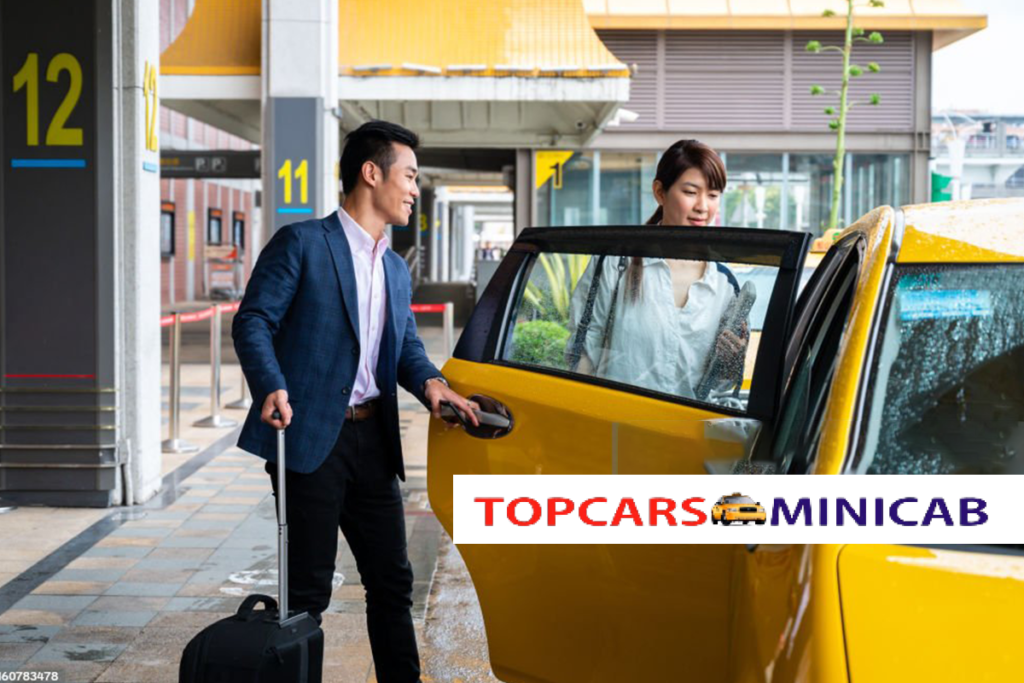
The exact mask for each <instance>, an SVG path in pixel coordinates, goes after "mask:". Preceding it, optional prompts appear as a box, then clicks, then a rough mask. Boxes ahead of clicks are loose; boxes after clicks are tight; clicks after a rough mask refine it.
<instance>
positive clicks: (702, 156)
mask: <svg viewBox="0 0 1024 683" xmlns="http://www.w3.org/2000/svg"><path fill="white" fill-rule="evenodd" d="M691 168H696V169H697V170H699V171H700V172H701V174H702V175H703V176H704V181H705V182H706V183H707V184H708V189H709V190H712V191H715V192H723V191H724V190H725V181H726V175H725V164H724V163H722V158H721V157H720V156H718V153H717V152H715V150H713V149H711V148H710V147H708V146H707V145H705V144H704V143H703V142H700V141H699V140H680V141H679V142H677V143H675V144H673V145H672V146H671V147H669V148H668V149H666V150H665V152H664V153H663V154H662V155H661V159H660V160H659V161H658V171H657V173H655V175H654V179H655V180H657V181H658V182H659V183H661V186H662V187H663V188H665V190H666V191H668V188H670V187H672V186H673V185H675V183H676V181H677V180H679V177H680V176H681V175H683V174H684V173H686V172H687V171H689V170H690V169H691ZM664 215H665V212H664V210H663V209H662V207H661V206H660V205H659V206H658V208H657V209H656V210H655V212H654V213H653V214H651V217H650V218H648V219H647V225H656V224H658V223H660V222H661V219H662V217H663V216H664ZM642 274H643V259H641V258H640V257H639V256H634V257H633V258H632V259H631V260H630V263H629V267H628V268H627V269H626V284H627V286H626V299H627V300H628V301H631V302H632V301H637V300H638V299H639V298H640V286H641V280H642Z"/></svg>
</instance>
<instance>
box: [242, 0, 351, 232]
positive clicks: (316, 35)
mask: <svg viewBox="0 0 1024 683" xmlns="http://www.w3.org/2000/svg"><path fill="white" fill-rule="evenodd" d="M262 45H263V47H262V50H263V71H262V74H263V76H262V90H263V158H262V165H261V168H262V173H263V198H264V201H263V211H264V214H263V217H264V224H265V225H266V227H267V229H266V230H265V237H266V238H267V239H269V238H270V237H271V236H272V235H273V233H274V232H276V231H277V229H278V228H280V227H282V226H285V225H288V224H289V223H295V222H297V221H301V220H306V219H309V218H315V217H321V216H324V215H326V214H327V213H329V212H331V211H333V210H335V209H336V208H337V206H338V171H337V168H338V167H337V162H338V157H339V147H338V121H337V119H336V117H335V115H334V111H335V109H336V108H337V103H338V96H337V92H338V63H337V62H338V58H337V55H338V4H337V3H336V2H330V1H329V0H316V1H315V2H302V3H299V2H291V1H289V0H263V43H262Z"/></svg>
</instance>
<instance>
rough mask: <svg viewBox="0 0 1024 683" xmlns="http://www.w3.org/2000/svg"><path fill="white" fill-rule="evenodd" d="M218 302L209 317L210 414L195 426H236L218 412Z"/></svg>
mask: <svg viewBox="0 0 1024 683" xmlns="http://www.w3.org/2000/svg"><path fill="white" fill-rule="evenodd" d="M221 343H222V340H221V324H220V304H214V305H213V317H211V318H210V416H209V417H204V418H203V419H202V420H198V421H196V422H194V423H193V426H195V427H237V426H238V421H237V420H232V419H231V418H229V417H224V416H222V415H221V414H220V347H221Z"/></svg>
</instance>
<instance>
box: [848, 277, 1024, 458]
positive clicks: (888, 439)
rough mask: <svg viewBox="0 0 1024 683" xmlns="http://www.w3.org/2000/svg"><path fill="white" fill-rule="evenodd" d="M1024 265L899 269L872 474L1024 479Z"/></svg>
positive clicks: (871, 451) (884, 336)
mask: <svg viewBox="0 0 1024 683" xmlns="http://www.w3.org/2000/svg"><path fill="white" fill-rule="evenodd" d="M1022 291H1024V268H1022V267H1021V266H1019V265H1015V266H985V265H971V266H913V267H911V266H899V267H897V269H896V272H895V274H894V277H893V285H892V287H891V290H890V295H889V298H888V304H887V305H888V311H887V313H886V317H885V320H886V323H885V327H884V329H883V330H882V333H881V335H880V338H879V340H878V346H877V348H876V352H875V356H876V359H875V362H874V365H875V367H874V369H873V372H872V375H871V379H870V380H869V384H868V404H867V409H866V413H865V417H866V420H865V425H864V428H863V438H862V440H861V443H862V446H861V447H862V451H861V453H862V456H861V457H860V459H859V460H858V461H857V463H856V466H855V467H854V470H855V471H856V472H858V473H864V472H866V473H869V474H953V473H956V474H970V473H976V474H1022V473H1024V457H1022V456H1021V452H1022V451H1024V382H1022V381H1021V380H1022V378H1024V297H1022V296H1021V292H1022Z"/></svg>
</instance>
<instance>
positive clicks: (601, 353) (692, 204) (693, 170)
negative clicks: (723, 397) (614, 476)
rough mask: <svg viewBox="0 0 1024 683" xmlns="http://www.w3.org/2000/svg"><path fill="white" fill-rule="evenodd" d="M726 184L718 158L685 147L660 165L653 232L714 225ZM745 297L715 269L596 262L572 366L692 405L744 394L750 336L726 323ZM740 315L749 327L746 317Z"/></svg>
mask: <svg viewBox="0 0 1024 683" xmlns="http://www.w3.org/2000/svg"><path fill="white" fill-rule="evenodd" d="M725 183H726V174H725V165H724V164H723V163H722V159H721V158H720V157H719V156H718V154H716V153H715V151H714V150H713V149H711V148H710V147H708V146H707V145H705V144H703V143H700V142H698V141H696V140H680V141H679V142H677V143H675V144H674V145H672V146H671V147H669V148H668V149H667V150H665V153H664V154H663V155H662V157H661V160H660V161H659V162H658V170H657V174H656V175H655V179H654V183H653V191H654V199H655V201H657V202H658V209H657V210H656V211H655V212H654V215H652V216H651V217H650V219H649V220H648V221H647V223H648V224H649V225H652V224H662V223H664V224H665V225H678V226H684V227H685V226H693V227H706V226H709V225H711V224H712V223H713V222H714V220H715V217H716V216H717V214H718V206H719V202H720V201H721V198H722V192H723V191H724V190H725ZM598 268H600V269H601V274H600V276H599V277H598V276H597V270H598ZM595 280H596V282H595ZM591 290H594V291H593V292H591ZM739 291H740V290H739V286H738V284H737V282H736V278H735V277H734V276H733V274H732V273H731V272H730V271H729V269H728V268H726V267H725V266H724V265H721V264H717V263H714V262H707V261H685V260H679V259H670V260H667V259H662V258H640V257H633V258H627V257H618V256H608V257H605V258H604V259H603V260H602V261H601V263H600V265H599V264H598V259H594V260H592V261H591V264H590V266H589V267H588V269H587V272H586V273H585V274H584V276H583V277H582V278H581V279H580V282H579V285H578V286H577V287H576V290H575V292H574V293H573V300H572V309H571V313H570V322H571V325H572V329H574V330H575V333H574V335H573V339H571V340H570V342H569V347H568V354H567V355H568V357H569V358H568V360H569V366H570V368H573V367H574V368H575V371H576V372H580V373H585V374H595V375H597V376H599V377H603V378H606V379H610V380H615V381H617V382H623V383H626V384H630V385H634V386H640V387H644V388H647V389H653V390H655V391H660V392H664V393H668V394H673V395H675V396H682V397H685V398H699V399H702V400H705V399H708V394H709V392H711V391H714V392H716V393H717V394H719V395H720V394H721V393H722V392H723V390H725V389H735V388H738V386H739V383H740V382H741V381H742V379H743V357H744V354H745V349H746V338H747V336H748V335H747V327H748V326H747V324H746V322H743V324H742V326H741V327H740V329H739V330H738V331H739V334H737V333H736V332H734V331H730V330H722V329H721V322H722V320H723V316H726V314H727V313H728V312H729V311H730V308H731V307H732V308H735V307H736V303H737V302H736V300H737V295H738V294H739ZM747 310H749V306H748V307H747ZM739 315H740V316H741V318H742V319H744V321H745V317H746V314H745V312H741V313H740V314H739Z"/></svg>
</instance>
